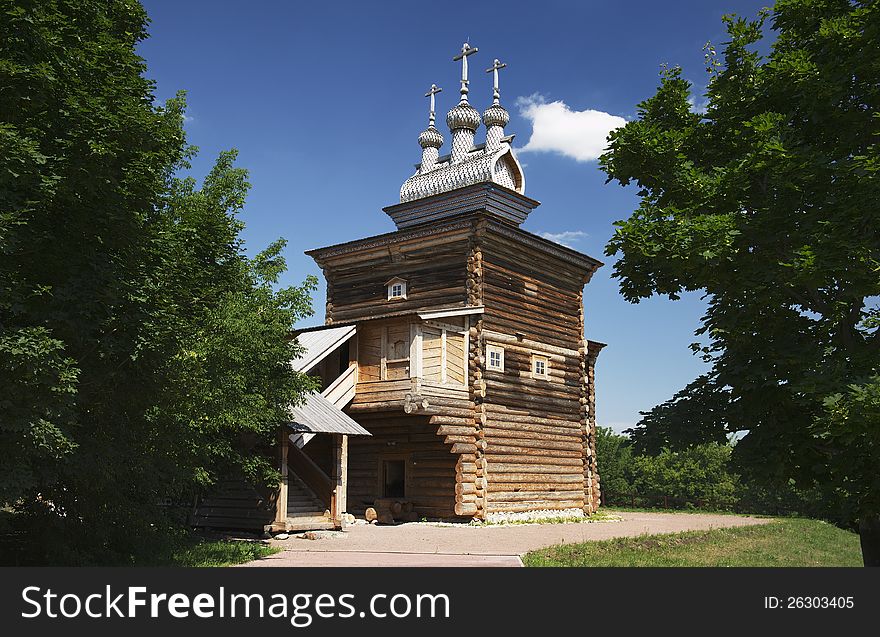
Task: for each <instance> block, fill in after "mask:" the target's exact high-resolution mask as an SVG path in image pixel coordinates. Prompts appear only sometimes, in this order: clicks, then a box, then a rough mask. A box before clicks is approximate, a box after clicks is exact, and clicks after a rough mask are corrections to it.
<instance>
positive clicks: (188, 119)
mask: <svg viewBox="0 0 880 637" xmlns="http://www.w3.org/2000/svg"><path fill="white" fill-rule="evenodd" d="M194 121H196V118H195V117H192V116H191V115H184V116H183V123H184V124H189V123H190V122H194Z"/></svg>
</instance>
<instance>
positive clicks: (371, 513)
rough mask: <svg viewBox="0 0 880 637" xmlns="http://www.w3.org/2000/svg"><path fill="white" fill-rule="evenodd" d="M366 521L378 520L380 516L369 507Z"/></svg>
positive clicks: (366, 512) (365, 517) (365, 513)
mask: <svg viewBox="0 0 880 637" xmlns="http://www.w3.org/2000/svg"><path fill="white" fill-rule="evenodd" d="M364 519H365V520H366V521H367V522H372V521H373V520H378V519H379V515H378V514H377V513H376V509H374V508H373V507H367V510H366V511H365V512H364Z"/></svg>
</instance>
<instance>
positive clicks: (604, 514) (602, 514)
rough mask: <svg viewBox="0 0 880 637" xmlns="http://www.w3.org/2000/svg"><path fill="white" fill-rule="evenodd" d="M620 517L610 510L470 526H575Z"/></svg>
mask: <svg viewBox="0 0 880 637" xmlns="http://www.w3.org/2000/svg"><path fill="white" fill-rule="evenodd" d="M619 521H620V516H618V515H615V514H614V512H613V511H609V510H608V509H601V510H599V511H596V512H595V513H593V514H592V515H589V516H587V517H583V518H576V517H566V516H552V515H548V516H546V517H540V518H534V519H523V520H519V519H512V520H500V521H498V522H482V521H478V522H477V521H472V522H470V526H515V525H517V524H573V523H581V524H588V523H590V522H619Z"/></svg>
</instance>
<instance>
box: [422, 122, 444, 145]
mask: <svg viewBox="0 0 880 637" xmlns="http://www.w3.org/2000/svg"><path fill="white" fill-rule="evenodd" d="M442 145H443V135H442V134H441V133H440V131H438V130H437V129H436V128H434V125H433V124H432V125H430V126H428V128H426V129H425V130H423V131H422V132H421V134H420V135H419V146H421V147H422V148H440V147H441V146H442Z"/></svg>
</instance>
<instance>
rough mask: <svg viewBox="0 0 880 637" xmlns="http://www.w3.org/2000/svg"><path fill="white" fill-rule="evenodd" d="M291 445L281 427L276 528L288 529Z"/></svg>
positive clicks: (274, 525) (279, 434)
mask: <svg viewBox="0 0 880 637" xmlns="http://www.w3.org/2000/svg"><path fill="white" fill-rule="evenodd" d="M288 444H289V441H288V437H287V430H286V428H285V427H281V429H280V431H279V432H278V462H279V464H280V467H279V469H280V470H281V483H280V484H279V485H278V499H277V500H276V501H275V524H273V527H274V528H277V529H286V528H287V482H288V477H287V445H288Z"/></svg>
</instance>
